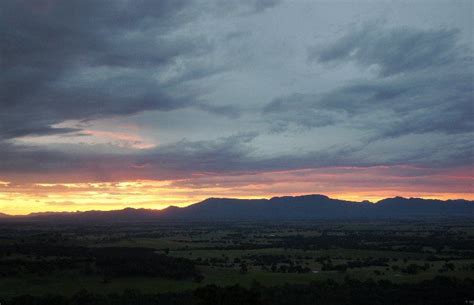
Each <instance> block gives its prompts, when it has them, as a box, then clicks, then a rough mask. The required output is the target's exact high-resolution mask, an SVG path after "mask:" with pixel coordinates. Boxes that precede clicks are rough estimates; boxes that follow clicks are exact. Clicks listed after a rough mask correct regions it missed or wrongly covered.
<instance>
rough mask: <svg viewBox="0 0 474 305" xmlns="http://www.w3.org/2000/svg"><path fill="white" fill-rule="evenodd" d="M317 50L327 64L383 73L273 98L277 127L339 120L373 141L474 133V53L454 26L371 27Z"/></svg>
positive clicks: (268, 110)
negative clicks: (318, 90) (367, 133)
mask: <svg viewBox="0 0 474 305" xmlns="http://www.w3.org/2000/svg"><path fill="white" fill-rule="evenodd" d="M315 50H317V51H315ZM313 52H314V53H310V58H315V59H318V61H319V62H322V63H328V62H333V61H335V62H338V63H343V62H349V61H355V62H357V63H358V64H359V65H360V66H361V67H362V68H363V69H364V68H372V67H373V65H375V66H376V68H377V69H378V71H379V74H378V77H376V78H374V79H359V80H355V81H352V82H350V83H348V84H344V85H342V86H340V87H338V88H336V89H333V90H331V91H330V92H326V93H323V94H293V95H290V96H286V97H281V98H278V99H275V100H274V101H272V102H271V103H270V104H268V105H267V106H266V107H265V108H264V114H266V115H267V117H268V118H269V120H271V122H272V126H277V127H278V126H283V127H287V126H289V125H295V126H301V127H305V128H313V127H320V126H328V125H341V126H346V127H351V128H355V129H357V130H367V131H372V132H373V134H374V136H373V139H383V138H385V137H399V136H404V135H408V134H423V133H437V132H440V133H445V134H463V133H468V132H472V131H474V124H473V121H472V117H473V115H474V113H473V96H474V92H473V71H474V69H473V64H472V57H471V55H470V52H469V50H468V49H466V47H463V46H460V43H459V41H458V31H456V30H446V29H442V30H418V29H410V28H395V29H386V28H371V27H368V26H365V27H364V28H363V29H362V30H359V31H352V32H350V33H348V34H346V35H344V36H343V37H342V38H340V39H338V40H337V41H336V42H334V43H333V44H328V45H326V46H325V47H323V48H319V49H318V48H315V49H314V50H313Z"/></svg>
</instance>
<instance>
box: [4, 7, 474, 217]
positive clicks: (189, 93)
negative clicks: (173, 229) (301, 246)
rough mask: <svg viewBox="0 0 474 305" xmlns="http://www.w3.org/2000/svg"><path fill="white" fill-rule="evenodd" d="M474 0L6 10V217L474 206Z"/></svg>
mask: <svg viewBox="0 0 474 305" xmlns="http://www.w3.org/2000/svg"><path fill="white" fill-rule="evenodd" d="M473 28H474V26H473V2H472V1H470V0H466V1H435V0H432V1H431V0H429V1H428V0H426V1H368V0H367V1H355V0H353V1H316V0H314V1H309V0H308V1H304V0H293V1H290V0H287V1H284V0H282V1H278V0H228V1H218V0H202V1H200V0H197V1H191V0H183V1H181V0H160V1H154V0H116V1H112V0H111V1H105V0H104V1H96V0H77V1H76V0H69V1H61V0H31V1H28V0H23V1H21V0H5V1H1V3H0V37H2V38H1V42H0V43H1V45H0V46H1V49H0V51H1V53H0V67H1V72H0V73H1V78H0V212H5V213H12V214H23V213H28V212H37V211H49V210H68V211H75V210H89V209H117V208H123V207H126V206H133V207H146V208H163V207H166V206H168V205H186V204H190V203H193V202H196V201H198V200H201V199H203V198H206V197H211V196H213V197H216V196H218V197H240V198H254V197H271V196H278V195H290V194H308V193H322V194H326V195H329V196H332V197H336V198H343V199H353V200H363V199H369V200H373V201H376V200H378V199H380V198H383V197H388V196H395V195H402V196H417V197H426V198H442V199H446V198H470V199H474V194H473V191H474V183H473V181H474V180H473V179H474V162H473V161H474V160H473V159H474V133H473V131H474V120H473V118H474V108H473V107H474V106H473V105H474V103H473V102H474V101H473V88H474V80H473V76H474V70H473V49H474V39H473V37H474V36H473Z"/></svg>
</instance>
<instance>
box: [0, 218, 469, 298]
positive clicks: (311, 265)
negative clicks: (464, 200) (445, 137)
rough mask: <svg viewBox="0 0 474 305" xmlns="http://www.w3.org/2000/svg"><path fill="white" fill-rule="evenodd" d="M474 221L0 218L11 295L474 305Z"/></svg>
mask: <svg viewBox="0 0 474 305" xmlns="http://www.w3.org/2000/svg"><path fill="white" fill-rule="evenodd" d="M473 300H474V224H473V222H472V220H471V219H462V218H456V219H443V220H436V221H435V220H430V221H409V220H396V221H395V220H392V221H388V220H386V221H368V220H367V221H360V220H359V221H344V222H342V221H318V222H315V221H312V222H298V223H294V222H277V223H274V222H221V223H218V222H194V223H193V222H160V223H157V222H147V223H144V222H139V223H102V224H97V225H88V224H64V223H63V224H53V223H47V222H24V223H21V222H17V223H11V222H8V223H3V224H1V223H0V302H1V304H2V305H10V304H22V305H29V304H32V305H33V304H34V305H37V304H44V305H46V304H47V305H55V304H58V305H59V304H64V305H66V304H78V305H79V304H81V305H88V304H101V305H102V304H104V305H107V304H114V305H116V304H117V305H120V304H124V305H125V304H127V305H129V304H140V305H141V304H144V305H146V304H183V305H184V304H186V305H193V304H196V305H199V304H210V305H217V304H239V305H244V304H269V305H270V304H271V305H274V304H276V305H278V304H282V305H283V304H288V305H290V304H291V305H294V304H296V305H297V304H305V305H306V304H311V305H313V304H365V305H366V304H471V303H470V302H471V301H473Z"/></svg>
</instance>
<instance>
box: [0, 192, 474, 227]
mask: <svg viewBox="0 0 474 305" xmlns="http://www.w3.org/2000/svg"><path fill="white" fill-rule="evenodd" d="M0 217H1V218H2V220H5V219H21V220H65V221H69V220H77V221H87V222H88V221H91V222H94V221H159V220H184V221H189V220H197V221H203V220H213V221H215V220H313V219H314V220H316V219H350V218H354V219H355V218H364V219H368V218H369V219H370V218H374V219H377V218H427V217H429V218H433V217H474V202H473V201H468V200H462V199H459V200H446V201H443V200H436V199H421V198H403V197H393V198H386V199H383V200H380V201H378V202H377V203H372V202H370V201H362V202H355V201H346V200H339V199H332V198H329V197H327V196H325V195H304V196H283V197H273V198H270V199H235V198H208V199H205V200H203V201H201V202H198V203H195V204H192V205H190V206H187V207H183V208H179V207H176V206H170V207H168V208H165V209H163V210H153V209H134V208H125V209H122V210H113V211H86V212H46V213H32V214H29V215H27V216H8V215H5V216H3V217H2V216H1V214H0Z"/></svg>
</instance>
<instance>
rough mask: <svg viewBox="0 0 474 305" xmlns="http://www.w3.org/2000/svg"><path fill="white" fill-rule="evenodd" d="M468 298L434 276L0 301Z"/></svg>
mask: <svg viewBox="0 0 474 305" xmlns="http://www.w3.org/2000/svg"><path fill="white" fill-rule="evenodd" d="M471 300H474V280H472V279H466V280H455V279H450V278H447V277H437V278H435V279H433V280H429V281H424V282H421V283H416V284H394V283H391V282H388V281H378V282H376V281H373V280H369V281H364V282H362V281H357V280H352V279H346V280H345V281H344V282H342V283H337V282H334V281H331V280H328V281H326V282H322V283H312V284H308V285H283V286H278V287H265V286H262V285H260V284H258V283H254V284H253V285H252V286H251V287H250V288H244V287H241V286H238V285H236V286H229V287H218V286H215V285H208V286H204V287H201V288H198V289H196V290H194V291H189V292H182V293H165V294H143V293H141V292H139V291H132V290H127V291H124V292H123V293H119V294H110V295H103V294H93V293H89V292H87V291H81V292H79V293H77V294H75V295H74V296H72V297H64V296H57V295H56V296H51V295H49V296H20V297H15V298H12V299H9V300H0V302H4V303H5V304H10V305H85V304H87V305H134V304H140V305H152V304H153V305H157V304H160V305H184V304H186V305H243V304H245V305H333V304H341V305H344V304H347V305H348V304H351V305H365V304H384V305H385V304H391V305H395V304H403V305H405V304H410V305H419V304H420V305H421V304H423V305H437V304H443V305H450V304H452V305H457V304H466V303H467V302H469V301H471Z"/></svg>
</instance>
